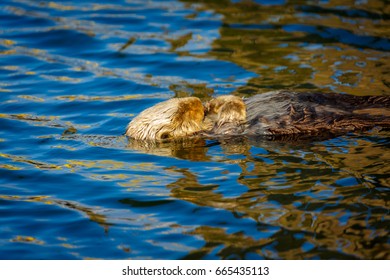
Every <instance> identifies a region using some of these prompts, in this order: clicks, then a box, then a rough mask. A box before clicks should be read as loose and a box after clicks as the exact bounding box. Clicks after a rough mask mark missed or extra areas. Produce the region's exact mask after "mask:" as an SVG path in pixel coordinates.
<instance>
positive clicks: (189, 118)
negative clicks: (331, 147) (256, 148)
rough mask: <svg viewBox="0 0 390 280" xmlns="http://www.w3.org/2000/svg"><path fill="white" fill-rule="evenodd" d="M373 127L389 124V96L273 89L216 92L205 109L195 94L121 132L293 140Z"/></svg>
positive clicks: (166, 105) (155, 109)
mask: <svg viewBox="0 0 390 280" xmlns="http://www.w3.org/2000/svg"><path fill="white" fill-rule="evenodd" d="M374 126H381V127H390V96H353V95H345V94H335V93H327V94H324V93H297V92H292V91H272V92H268V93H263V94H258V95H255V96H252V97H250V98H248V99H245V100H242V99H241V98H240V97H237V96H227V95H225V96H219V97H217V98H215V99H213V100H211V101H210V102H208V103H206V104H205V105H204V107H203V105H202V103H201V101H200V100H199V99H198V98H196V97H187V98H174V99H171V100H168V101H164V102H162V103H159V104H156V105H155V106H153V107H151V108H148V109H146V110H145V111H143V112H141V114H140V115H139V116H137V117H135V118H134V119H133V121H131V122H130V124H129V125H128V127H127V130H126V135H127V136H130V137H132V138H135V139H140V140H147V139H149V140H161V139H166V138H180V137H185V136H191V135H194V134H200V135H204V136H208V137H210V136H211V137H213V136H214V137H215V136H218V135H225V136H226V135H231V136H232V135H246V136H286V135H289V136H294V138H296V137H295V136H299V135H302V136H319V135H325V134H327V135H329V134H340V133H345V132H348V131H356V130H365V129H369V128H372V127H374ZM298 138H299V137H298Z"/></svg>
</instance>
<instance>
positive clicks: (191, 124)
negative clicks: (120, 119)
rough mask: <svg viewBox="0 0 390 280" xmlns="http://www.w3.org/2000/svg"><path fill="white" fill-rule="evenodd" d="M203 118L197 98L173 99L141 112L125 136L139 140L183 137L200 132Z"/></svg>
mask: <svg viewBox="0 0 390 280" xmlns="http://www.w3.org/2000/svg"><path fill="white" fill-rule="evenodd" d="M203 117H204V109H203V105H202V102H201V101H200V99H199V98H196V97H185V98H173V99H170V100H167V101H164V102H161V103H158V104H156V105H154V106H153V107H150V108H148V109H146V110H144V111H143V112H141V113H140V114H139V115H138V116H137V117H135V118H134V119H133V120H132V121H131V122H130V123H129V125H128V126H127V129H126V135H127V136H129V137H132V138H134V139H140V140H162V139H170V138H179V137H185V136H189V135H193V134H195V133H196V132H198V131H200V130H202V121H203Z"/></svg>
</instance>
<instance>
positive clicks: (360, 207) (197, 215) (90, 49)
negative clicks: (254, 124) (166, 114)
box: [0, 0, 390, 259]
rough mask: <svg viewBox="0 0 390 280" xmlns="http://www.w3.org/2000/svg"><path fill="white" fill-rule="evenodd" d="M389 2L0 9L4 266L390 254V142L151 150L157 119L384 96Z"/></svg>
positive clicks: (382, 134)
mask: <svg viewBox="0 0 390 280" xmlns="http://www.w3.org/2000/svg"><path fill="white" fill-rule="evenodd" d="M389 73H390V4H389V2H388V1H386V0H382V1H381V0H354V1H353V0H335V1H332V0H329V1H326V0H321V1H320V0H319V1H305V0H300V1H288V0H280V1H267V0H263V1H262V0H259V1H227V0H220V1H217V0H215V1H156V0H149V1H143V0H137V1H132V0H128V1H121V0H118V1H116V0H111V1H32V0H1V2H0V259H390V213H389V211H390V175H389V174H390V132H388V131H381V130H380V129H373V130H371V131H367V132H361V133H350V134H347V135H343V136H340V137H336V138H332V139H322V140H319V139H317V140H313V141H306V142H291V141H290V142H289V141H267V140H258V141H249V140H248V141H245V140H242V139H241V140H237V141H228V142H226V141H223V140H221V141H216V140H215V141H214V140H204V141H203V140H198V141H188V142H184V143H164V144H160V145H154V146H153V145H146V144H145V145H144V144H142V143H135V142H133V141H131V140H129V139H127V138H126V137H125V136H124V131H125V127H126V125H127V124H128V122H129V121H130V120H131V119H132V118H133V117H134V116H136V115H137V114H138V113H140V112H141V111H142V110H144V109H145V108H148V107H150V106H152V105H154V104H156V103H158V102H161V101H164V100H168V99H170V98H173V97H183V96H197V97H200V98H201V99H202V100H204V101H206V100H208V99H210V98H212V97H216V96H219V95H222V94H235V95H239V96H243V97H247V96H251V95H254V94H259V93H263V92H266V91H270V90H275V89H294V90H301V91H321V92H329V91H334V92H338V93H340V94H346V93H348V94H355V95H367V94H370V95H390V74H389Z"/></svg>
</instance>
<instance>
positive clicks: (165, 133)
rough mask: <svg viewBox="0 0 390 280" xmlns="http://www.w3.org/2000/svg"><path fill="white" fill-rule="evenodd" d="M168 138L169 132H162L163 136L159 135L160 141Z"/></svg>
mask: <svg viewBox="0 0 390 280" xmlns="http://www.w3.org/2000/svg"><path fill="white" fill-rule="evenodd" d="M169 137H170V135H169V132H164V133H163V134H161V139H168V138H169Z"/></svg>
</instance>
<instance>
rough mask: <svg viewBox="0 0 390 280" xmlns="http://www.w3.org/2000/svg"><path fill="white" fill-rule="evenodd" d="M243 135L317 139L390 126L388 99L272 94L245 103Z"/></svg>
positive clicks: (278, 92) (277, 92)
mask: <svg viewBox="0 0 390 280" xmlns="http://www.w3.org/2000/svg"><path fill="white" fill-rule="evenodd" d="M245 105H246V110H247V123H246V127H245V131H244V133H245V134H246V135H291V134H305V135H319V134H321V133H324V132H331V133H335V134H339V133H344V132H348V131H355V130H364V129H369V128H372V127H374V126H385V127H389V126H390V96H354V95H344V94H336V93H307V92H304V93H298V92H291V91H273V92H268V93H265V94H258V95H255V96H253V97H250V98H248V99H246V100H245Z"/></svg>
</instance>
